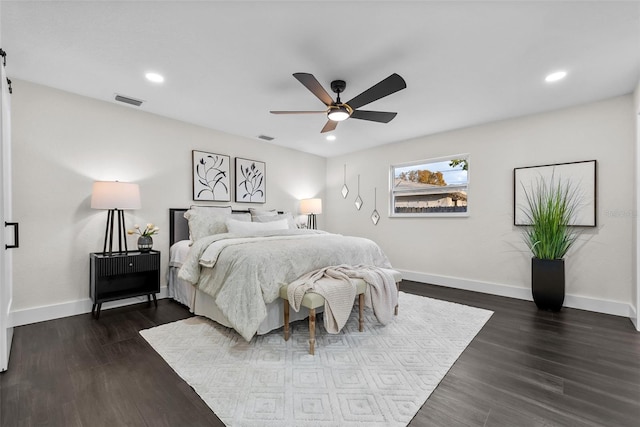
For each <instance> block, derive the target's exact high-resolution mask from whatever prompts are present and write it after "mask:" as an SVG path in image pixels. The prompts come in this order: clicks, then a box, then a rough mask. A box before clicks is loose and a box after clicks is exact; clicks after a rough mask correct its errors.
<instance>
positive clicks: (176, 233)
mask: <svg viewBox="0 0 640 427" xmlns="http://www.w3.org/2000/svg"><path fill="white" fill-rule="evenodd" d="M188 210H189V209H188V208H172V209H169V247H171V246H173V244H174V243H175V242H179V241H180V240H189V222H188V221H187V219H186V218H185V217H184V213H185V212H186V211H188Z"/></svg>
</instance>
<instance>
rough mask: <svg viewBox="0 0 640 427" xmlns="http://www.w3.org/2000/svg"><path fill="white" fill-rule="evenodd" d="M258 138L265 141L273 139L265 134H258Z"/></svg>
mask: <svg viewBox="0 0 640 427" xmlns="http://www.w3.org/2000/svg"><path fill="white" fill-rule="evenodd" d="M258 138H260V139H264V140H265V141H273V140H274V138H273V137H272V136H267V135H258Z"/></svg>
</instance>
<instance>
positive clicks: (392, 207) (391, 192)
mask: <svg viewBox="0 0 640 427" xmlns="http://www.w3.org/2000/svg"><path fill="white" fill-rule="evenodd" d="M470 158H471V155H470V154H469V153H462V154H452V155H450V156H441V157H434V158H429V159H423V160H416V161H411V162H405V163H395V164H392V165H389V204H388V215H389V218H437V217H447V218H456V217H458V218H467V217H469V211H470V209H469V188H470V185H471V184H470V183H471V178H470V176H471V174H470V171H469V170H467V185H466V186H465V187H466V192H467V210H466V212H420V213H395V212H394V211H395V203H394V201H395V195H396V194H397V192H394V190H393V189H394V183H395V170H396V169H398V168H403V167H408V166H417V165H424V164H429V163H438V162H443V161H450V160H453V159H465V160H467V162H468V163H470ZM449 188H454V186H451V187H449Z"/></svg>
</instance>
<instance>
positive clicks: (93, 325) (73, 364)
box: [0, 281, 640, 427]
mask: <svg viewBox="0 0 640 427" xmlns="http://www.w3.org/2000/svg"><path fill="white" fill-rule="evenodd" d="M402 290H403V291H405V292H411V293H415V294H419V295H424V296H429V297H432V298H439V299H443V300H447V301H453V302H458V303H462V304H467V305H471V306H475V307H481V308H486V309H489V310H493V311H494V312H495V313H494V315H493V316H492V317H491V319H490V320H489V321H488V322H487V324H486V325H485V327H484V328H483V329H482V330H481V331H480V333H479V334H478V335H477V336H476V338H475V339H474V340H473V342H472V343H471V344H470V345H469V347H468V348H467V350H466V351H465V352H464V353H463V354H462V356H461V357H460V358H459V359H458V361H457V362H456V363H455V364H454V366H453V367H452V368H451V370H450V371H449V373H448V374H447V375H446V376H445V378H444V379H443V381H442V382H441V383H440V385H439V386H438V388H437V389H436V390H435V391H434V392H433V394H432V395H431V397H430V398H429V399H428V400H427V402H426V403H425V404H424V405H423V407H422V408H421V409H420V411H419V412H418V414H417V415H416V416H415V418H414V419H413V421H412V422H411V424H410V425H411V426H446V427H449V426H518V427H525V426H634V427H635V426H638V425H640V333H638V332H636V331H635V329H634V328H633V325H632V324H631V322H630V321H629V319H626V318H621V317H616V316H608V315H603V314H597V313H590V312H586V311H581V310H574V309H563V311H562V312H560V313H549V312H540V311H538V310H537V309H536V307H535V305H534V304H533V303H532V302H527V301H520V300H514V299H509V298H503V297H496V296H491V295H485V294H479V293H475V292H468V291H461V290H455V289H449V288H443V287H439V286H431V285H425V284H421V283H415V282H408V281H404V282H403V283H402ZM189 316H190V314H189V313H188V311H187V310H186V309H185V308H184V307H182V306H181V305H179V304H177V303H175V302H173V301H170V300H162V301H159V302H158V308H157V309H155V308H154V307H153V306H152V307H148V306H147V305H146V304H138V305H134V306H129V307H123V308H118V309H112V310H105V311H103V312H102V314H101V316H100V320H99V321H95V320H94V319H92V318H91V316H90V315H89V314H86V315H80V316H74V317H68V318H64V319H58V320H52V321H48V322H42V323H38V324H33V325H26V326H21V327H19V328H16V330H15V335H14V341H13V349H12V353H11V360H10V364H9V369H8V371H7V372H5V373H2V374H0V426H2V427H5V426H7V427H8V426H35V425H38V426H47V425H48V426H65V427H67V426H92V427H96V426H98V427H99V426H154V427H157V426H222V425H223V424H222V422H220V420H219V419H218V418H217V417H216V416H215V414H213V412H211V411H210V410H209V408H208V407H207V406H206V405H205V404H204V402H203V401H202V400H201V399H200V398H199V397H198V395H197V394H196V393H195V392H194V391H193V390H192V389H191V388H190V387H189V386H188V385H187V384H186V383H185V382H184V381H182V380H181V379H180V378H179V377H178V376H177V375H176V374H175V373H174V372H173V370H171V368H170V367H169V366H168V365H167V364H166V363H165V362H164V361H163V360H162V358H161V357H160V356H158V354H157V353H156V352H155V351H154V350H153V349H152V348H151V347H150V346H149V345H148V344H147V343H146V341H145V340H144V339H143V338H142V337H141V336H140V335H139V333H138V331H139V330H141V329H146V328H150V327H153V326H156V325H159V324H162V323H167V322H172V321H174V320H179V319H182V318H185V317H189Z"/></svg>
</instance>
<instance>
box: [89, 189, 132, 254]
mask: <svg viewBox="0 0 640 427" xmlns="http://www.w3.org/2000/svg"><path fill="white" fill-rule="evenodd" d="M140 207H141V205H140V187H139V186H138V184H132V183H129V182H118V181H96V182H94V183H93V190H92V191H91V208H92V209H107V210H108V211H109V212H108V213H107V226H106V228H105V231H104V246H103V248H102V253H103V254H105V255H107V254H108V255H112V254H113V251H112V249H113V233H114V228H113V221H114V217H115V216H116V213H117V216H118V252H119V253H123V251H122V242H123V241H124V253H125V254H126V253H127V252H128V248H127V234H126V233H127V229H126V228H125V225H124V210H125V209H140ZM107 240H108V241H109V252H107Z"/></svg>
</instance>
